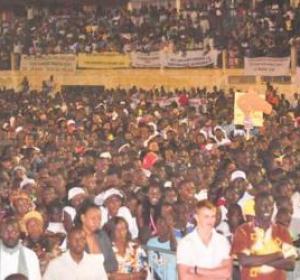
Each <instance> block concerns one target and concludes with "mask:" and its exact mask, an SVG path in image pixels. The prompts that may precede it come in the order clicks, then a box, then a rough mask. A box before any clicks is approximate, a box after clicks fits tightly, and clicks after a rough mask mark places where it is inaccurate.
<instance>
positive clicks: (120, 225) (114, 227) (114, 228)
mask: <svg viewBox="0 0 300 280" xmlns="http://www.w3.org/2000/svg"><path fill="white" fill-rule="evenodd" d="M104 230H105V231H106V233H107V234H108V236H109V237H110V239H111V240H112V241H126V242H128V241H130V239H131V236H130V232H129V229H128V224H127V222H126V220H125V219H124V218H122V217H113V218H112V219H110V220H109V221H108V222H107V223H106V224H105V225H104Z"/></svg>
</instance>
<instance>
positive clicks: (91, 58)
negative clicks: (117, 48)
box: [78, 52, 130, 69]
mask: <svg viewBox="0 0 300 280" xmlns="http://www.w3.org/2000/svg"><path fill="white" fill-rule="evenodd" d="M129 66H130V57H129V55H126V54H119V53H116V52H105V53H99V54H84V53H80V54H78V68H86V69H116V68H128V67H129Z"/></svg>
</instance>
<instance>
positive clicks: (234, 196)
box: [224, 185, 240, 205]
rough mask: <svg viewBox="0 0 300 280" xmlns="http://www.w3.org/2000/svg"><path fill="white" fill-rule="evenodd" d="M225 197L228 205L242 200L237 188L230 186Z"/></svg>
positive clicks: (225, 192)
mask: <svg viewBox="0 0 300 280" xmlns="http://www.w3.org/2000/svg"><path fill="white" fill-rule="evenodd" d="M224 197H225V199H226V204H227V205H231V204H235V203H237V202H238V200H239V199H240V192H239V189H238V188H237V187H236V186H233V185H230V186H229V187H227V188H226V189H225V191H224Z"/></svg>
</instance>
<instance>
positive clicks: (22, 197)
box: [11, 192, 32, 216]
mask: <svg viewBox="0 0 300 280" xmlns="http://www.w3.org/2000/svg"><path fill="white" fill-rule="evenodd" d="M11 202H12V205H13V208H14V210H15V213H16V214H17V215H19V216H24V215H25V214H26V213H27V212H29V211H30V209H31V207H32V202H31V201H30V198H29V196H28V195H27V194H26V193H25V192H16V193H15V194H13V195H12V196H11Z"/></svg>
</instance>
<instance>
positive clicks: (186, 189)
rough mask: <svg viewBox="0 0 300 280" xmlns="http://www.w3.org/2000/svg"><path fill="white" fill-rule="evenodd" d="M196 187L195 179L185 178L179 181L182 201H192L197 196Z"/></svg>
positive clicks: (179, 192)
mask: <svg viewBox="0 0 300 280" xmlns="http://www.w3.org/2000/svg"><path fill="white" fill-rule="evenodd" d="M195 193H196V187H195V184H194V182H193V181H190V180H184V181H182V182H180V183H179V186H178V194H179V198H180V200H182V201H191V200H193V199H194V198H195Z"/></svg>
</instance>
